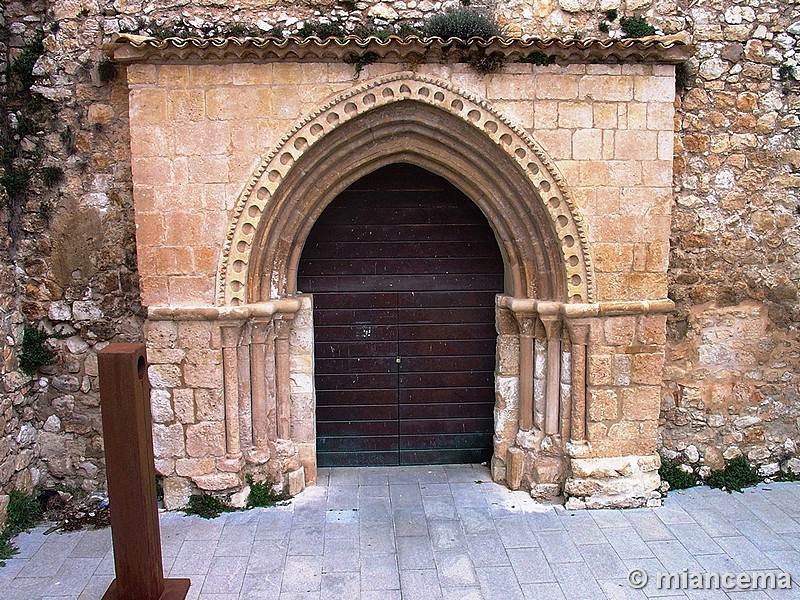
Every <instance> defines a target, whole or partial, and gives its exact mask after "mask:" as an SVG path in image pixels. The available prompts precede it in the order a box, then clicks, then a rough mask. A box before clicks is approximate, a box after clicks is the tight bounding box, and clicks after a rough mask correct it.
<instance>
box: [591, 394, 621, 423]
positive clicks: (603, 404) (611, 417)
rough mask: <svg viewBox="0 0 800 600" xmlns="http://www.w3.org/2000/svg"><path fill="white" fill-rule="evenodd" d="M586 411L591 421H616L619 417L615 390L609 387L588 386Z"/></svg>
mask: <svg viewBox="0 0 800 600" xmlns="http://www.w3.org/2000/svg"><path fill="white" fill-rule="evenodd" d="M587 400H588V412H589V419H590V420H591V421H616V420H617V419H619V418H620V412H619V410H620V406H619V398H618V397H617V392H616V391H615V390H613V389H610V388H600V389H597V388H591V387H590V388H589V390H588V395H587Z"/></svg>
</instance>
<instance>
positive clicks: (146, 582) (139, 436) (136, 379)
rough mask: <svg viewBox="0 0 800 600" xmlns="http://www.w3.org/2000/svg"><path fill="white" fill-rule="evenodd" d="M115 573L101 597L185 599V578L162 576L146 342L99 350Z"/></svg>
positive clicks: (112, 599)
mask: <svg viewBox="0 0 800 600" xmlns="http://www.w3.org/2000/svg"><path fill="white" fill-rule="evenodd" d="M97 359H98V366H99V372H100V408H101V413H102V418H103V441H104V444H105V454H106V477H107V480H108V498H109V502H110V509H111V537H112V539H113V542H114V566H115V567H116V573H117V577H116V579H114V581H112V582H111V585H110V586H109V588H108V590H107V591H106V593H105V595H103V600H184V598H186V594H187V593H188V591H189V585H190V580H188V579H164V567H163V565H162V563H161V535H160V532H159V524H158V507H157V505H156V472H155V466H154V464H153V430H152V425H151V417H150V385H149V383H148V380H147V358H146V356H145V347H144V344H109V345H108V346H106V347H105V348H104V349H103V350H101V351H100V352H98V355H97Z"/></svg>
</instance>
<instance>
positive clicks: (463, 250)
mask: <svg viewBox="0 0 800 600" xmlns="http://www.w3.org/2000/svg"><path fill="white" fill-rule="evenodd" d="M298 289H299V290H301V291H303V292H310V293H313V294H314V320H315V344H314V352H315V370H316V381H315V384H316V393H317V415H316V416H317V455H318V463H319V465H320V466H334V465H349V466H364V465H397V464H436V463H460V462H481V461H484V460H487V459H488V458H489V456H491V447H492V430H493V408H494V360H495V358H494V356H495V343H496V333H495V329H494V297H495V294H497V293H499V292H502V289H503V261H502V258H501V256H500V252H499V249H498V246H497V242H496V240H495V237H494V234H493V232H492V230H491V228H490V227H489V224H488V223H487V221H486V218H485V217H484V216H483V214H482V213H481V212H480V210H479V209H478V208H477V206H475V205H474V204H473V203H472V202H471V201H470V200H469V199H468V198H467V197H466V196H464V195H463V194H462V193H461V192H460V191H459V190H458V189H457V188H455V187H454V186H452V185H451V184H450V183H449V182H447V181H446V180H444V179H442V178H440V177H437V176H435V175H433V174H431V173H429V172H427V171H425V170H423V169H420V168H418V167H413V166H411V165H400V164H398V165H392V166H390V167H385V168H383V169H380V170H378V171H376V172H374V173H372V174H370V175H368V176H367V177H365V178H363V179H362V180H360V181H358V182H357V183H355V184H354V185H352V186H351V187H350V188H348V189H347V190H345V191H344V192H343V193H342V194H341V195H340V196H339V197H338V198H337V199H336V200H334V201H333V202H332V203H331V204H330V205H329V206H328V207H327V208H326V209H325V212H324V213H323V214H322V216H321V217H320V219H319V220H318V221H317V223H316V224H315V225H314V228H313V229H312V231H311V234H310V236H309V238H308V240H307V242H306V245H305V248H304V250H303V255H302V258H301V261H300V270H299V274H298Z"/></svg>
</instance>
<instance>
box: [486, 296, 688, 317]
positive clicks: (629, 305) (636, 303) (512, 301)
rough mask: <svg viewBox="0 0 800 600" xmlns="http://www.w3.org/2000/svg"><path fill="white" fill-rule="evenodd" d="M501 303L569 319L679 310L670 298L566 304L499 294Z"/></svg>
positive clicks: (655, 313)
mask: <svg viewBox="0 0 800 600" xmlns="http://www.w3.org/2000/svg"><path fill="white" fill-rule="evenodd" d="M496 304H497V306H498V307H500V308H506V309H508V310H511V311H512V312H515V313H520V314H531V315H534V314H535V315H559V314H560V315H563V316H564V317H566V318H569V319H584V318H591V317H621V316H626V315H658V314H668V313H671V312H672V311H674V310H675V303H674V302H673V301H672V300H670V299H668V298H661V299H654V300H613V301H606V302H591V303H585V302H575V303H571V304H566V303H563V302H552V301H548V300H536V299H533V298H512V297H511V296H498V297H497V302H496Z"/></svg>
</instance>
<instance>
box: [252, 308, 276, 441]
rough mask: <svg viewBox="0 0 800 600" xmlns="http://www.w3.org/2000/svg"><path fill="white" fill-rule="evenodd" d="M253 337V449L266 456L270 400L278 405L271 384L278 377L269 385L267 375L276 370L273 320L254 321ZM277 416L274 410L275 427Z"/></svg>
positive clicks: (261, 319)
mask: <svg viewBox="0 0 800 600" xmlns="http://www.w3.org/2000/svg"><path fill="white" fill-rule="evenodd" d="M251 336H252V338H251V343H250V386H251V396H252V400H253V408H252V418H253V446H255V449H256V452H263V451H265V450H266V449H267V441H268V440H269V439H270V422H269V400H270V398H271V400H272V403H273V405H274V402H275V393H274V390H271V391H270V389H269V388H270V385H269V383H274V376H272V378H271V379H272V382H268V381H267V373H270V372H271V371H272V370H273V369H274V367H275V353H274V350H273V348H274V346H273V343H272V319H267V318H259V319H254V320H253V327H252V331H251ZM267 340H269V351H268V348H267ZM274 416H275V415H274V407H273V421H272V425H273V427H274V423H275V422H274ZM272 437H273V439H274V437H276V436H274V435H273V436H272Z"/></svg>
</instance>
